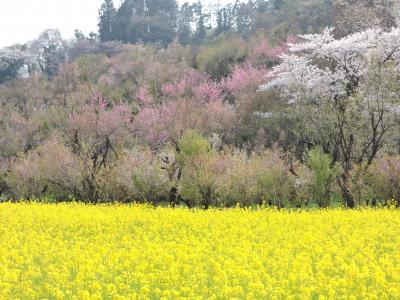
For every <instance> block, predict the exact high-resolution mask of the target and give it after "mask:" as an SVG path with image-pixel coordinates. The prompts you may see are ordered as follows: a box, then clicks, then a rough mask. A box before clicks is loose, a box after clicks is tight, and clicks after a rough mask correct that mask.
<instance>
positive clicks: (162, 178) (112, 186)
mask: <svg viewBox="0 0 400 300" xmlns="http://www.w3.org/2000/svg"><path fill="white" fill-rule="evenodd" d="M106 178H107V182H104V183H103V191H104V195H105V196H104V197H105V198H107V199H110V200H113V201H122V202H134V201H139V202H142V203H143V202H147V201H152V202H153V203H154V204H157V203H158V202H159V201H160V200H165V199H166V197H167V194H168V191H169V188H170V184H169V180H168V176H167V174H166V173H165V172H164V171H163V170H162V165H161V163H160V161H159V159H158V158H157V157H156V156H154V155H153V154H152V153H151V151H150V150H148V149H142V148H136V149H133V150H126V151H125V152H124V153H123V154H122V156H121V157H120V159H118V160H117V161H116V162H115V164H114V165H113V166H112V167H111V168H110V170H109V172H108V173H107V176H106Z"/></svg>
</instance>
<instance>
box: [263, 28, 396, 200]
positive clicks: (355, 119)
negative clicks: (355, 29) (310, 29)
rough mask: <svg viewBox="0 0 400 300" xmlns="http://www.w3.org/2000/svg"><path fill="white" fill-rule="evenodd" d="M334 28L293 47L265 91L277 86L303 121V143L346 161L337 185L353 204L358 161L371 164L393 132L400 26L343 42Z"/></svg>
mask: <svg viewBox="0 0 400 300" xmlns="http://www.w3.org/2000/svg"><path fill="white" fill-rule="evenodd" d="M332 31H333V29H332V28H328V29H325V30H324V32H323V33H322V34H312V35H304V36H301V38H302V39H303V40H304V41H303V42H301V43H298V44H292V45H290V48H289V51H290V53H289V54H288V55H283V56H282V63H281V64H279V65H278V66H276V67H275V68H274V70H273V71H272V72H271V73H270V74H269V76H270V81H269V82H268V83H267V84H265V85H263V86H261V90H271V89H278V90H279V91H280V92H281V95H282V96H283V97H284V98H286V99H287V101H288V104H289V111H290V112H292V113H293V114H294V115H296V118H297V119H298V120H300V124H299V127H298V129H299V131H300V132H301V136H302V140H300V142H302V143H307V144H308V145H309V146H314V145H321V146H322V147H323V150H324V151H325V152H327V153H329V154H330V155H331V156H332V158H333V164H334V163H335V162H340V163H341V165H342V168H343V174H342V175H341V176H339V177H338V184H339V186H340V187H341V190H342V193H343V196H344V199H345V200H346V204H347V206H348V207H354V205H355V203H354V200H353V197H352V195H351V192H350V191H349V188H348V178H349V173H350V171H351V170H352V168H353V165H354V164H361V163H364V162H365V164H366V166H368V165H370V164H371V163H372V161H373V160H374V158H375V157H376V155H377V153H378V151H379V150H380V149H381V148H382V147H383V144H384V140H385V138H386V136H387V134H388V132H389V131H391V130H393V126H392V125H393V124H392V123H391V120H392V118H391V117H392V111H393V109H392V108H393V107H398V105H399V100H400V99H399V93H398V80H399V79H398V70H399V64H400V29H398V28H397V29H393V30H392V31H389V32H383V31H382V30H379V29H369V30H366V31H363V32H359V33H355V34H353V35H350V36H347V37H345V38H342V39H338V40H337V39H335V38H334V37H333V35H332Z"/></svg>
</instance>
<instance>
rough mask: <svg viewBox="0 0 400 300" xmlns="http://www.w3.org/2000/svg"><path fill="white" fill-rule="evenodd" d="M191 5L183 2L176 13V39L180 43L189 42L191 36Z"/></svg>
mask: <svg viewBox="0 0 400 300" xmlns="http://www.w3.org/2000/svg"><path fill="white" fill-rule="evenodd" d="M192 22H193V7H192V6H191V5H190V4H189V3H188V2H185V3H184V4H183V5H182V6H181V9H180V10H179V15H178V28H177V30H178V32H177V35H178V41H179V43H181V44H189V43H190V40H191V37H192Z"/></svg>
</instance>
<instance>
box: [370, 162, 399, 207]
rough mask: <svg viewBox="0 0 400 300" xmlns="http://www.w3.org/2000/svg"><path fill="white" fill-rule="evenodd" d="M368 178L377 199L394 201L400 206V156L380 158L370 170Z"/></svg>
mask: <svg viewBox="0 0 400 300" xmlns="http://www.w3.org/2000/svg"><path fill="white" fill-rule="evenodd" d="M368 177H369V184H370V185H371V187H372V189H373V192H374V194H375V199H378V200H382V201H385V202H386V201H388V200H392V199H394V200H396V202H397V206H400V156H383V157H380V158H378V159H377V160H376V161H374V162H373V163H372V165H371V167H370V168H369V171H368Z"/></svg>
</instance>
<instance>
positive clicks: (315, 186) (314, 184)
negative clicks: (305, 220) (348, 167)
mask: <svg viewBox="0 0 400 300" xmlns="http://www.w3.org/2000/svg"><path fill="white" fill-rule="evenodd" d="M306 163H307V165H308V167H309V168H310V170H311V173H312V177H311V182H310V193H311V197H312V200H314V201H315V202H316V203H317V204H318V206H319V207H328V206H329V205H330V201H331V196H332V189H333V187H334V184H335V180H336V177H337V176H338V169H337V167H336V166H335V165H333V166H332V158H331V157H330V156H329V155H328V154H325V153H324V152H323V150H322V149H321V148H315V149H313V150H311V151H310V152H309V154H308V158H307V162H306Z"/></svg>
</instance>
